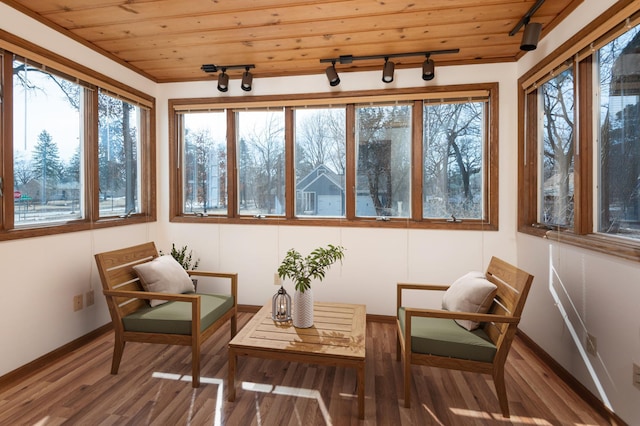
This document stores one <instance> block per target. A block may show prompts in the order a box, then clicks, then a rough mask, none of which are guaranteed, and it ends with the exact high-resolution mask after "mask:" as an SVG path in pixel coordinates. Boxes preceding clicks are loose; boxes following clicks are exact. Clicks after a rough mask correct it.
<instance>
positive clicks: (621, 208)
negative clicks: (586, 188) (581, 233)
mask: <svg viewBox="0 0 640 426" xmlns="http://www.w3.org/2000/svg"><path fill="white" fill-rule="evenodd" d="M639 47H640V27H639V26H636V27H635V28H632V29H631V30H629V31H627V32H626V33H625V34H623V35H621V36H620V37H617V38H616V39H614V40H612V41H611V42H610V43H608V44H607V45H605V46H604V47H602V48H601V49H600V50H598V54H597V59H598V60H597V64H598V71H597V75H598V77H599V78H598V83H599V84H598V86H599V87H598V93H599V94H600V96H599V98H600V102H599V106H600V114H599V115H598V117H597V118H598V128H599V129H600V134H599V136H600V147H599V148H600V149H599V150H598V153H599V156H600V161H599V162H600V175H599V182H600V185H599V191H598V205H599V215H598V216H597V219H598V232H602V233H605V234H609V235H618V236H620V237H629V238H633V239H637V240H639V241H640V62H638V48H639Z"/></svg>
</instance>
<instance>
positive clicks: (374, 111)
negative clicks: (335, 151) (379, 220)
mask: <svg viewBox="0 0 640 426" xmlns="http://www.w3.org/2000/svg"><path fill="white" fill-rule="evenodd" d="M411 111H412V109H411V106H410V105H403V104H395V105H375V106H358V107H357V108H356V146H357V151H358V152H357V167H356V191H357V195H356V215H357V216H362V217H367V216H369V217H371V216H380V217H389V216H393V217H409V216H410V214H411V208H410V206H411Z"/></svg>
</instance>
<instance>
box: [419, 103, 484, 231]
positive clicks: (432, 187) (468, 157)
mask: <svg viewBox="0 0 640 426" xmlns="http://www.w3.org/2000/svg"><path fill="white" fill-rule="evenodd" d="M423 114H424V119H423V121H424V126H423V137H422V139H423V153H424V160H423V169H424V173H423V183H422V197H423V215H424V217H425V218H459V219H482V218H483V217H484V216H483V214H484V211H483V210H484V204H483V201H484V191H485V189H484V185H483V179H484V170H483V168H484V166H485V165H484V160H483V158H484V154H485V152H484V151H485V143H486V140H485V139H486V138H485V135H486V133H485V130H486V125H485V120H486V114H485V104H484V102H473V101H461V102H452V103H425V106H424V108H423Z"/></svg>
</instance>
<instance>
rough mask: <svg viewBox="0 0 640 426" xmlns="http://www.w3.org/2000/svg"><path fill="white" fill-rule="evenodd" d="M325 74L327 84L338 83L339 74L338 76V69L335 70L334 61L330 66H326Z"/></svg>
mask: <svg viewBox="0 0 640 426" xmlns="http://www.w3.org/2000/svg"><path fill="white" fill-rule="evenodd" d="M325 73H326V74H327V79H328V80H329V86H331V87H335V86H337V85H338V84H340V76H338V71H336V63H335V62H332V63H331V66H330V67H327V69H326V70H325Z"/></svg>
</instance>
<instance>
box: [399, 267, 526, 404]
mask: <svg viewBox="0 0 640 426" xmlns="http://www.w3.org/2000/svg"><path fill="white" fill-rule="evenodd" d="M532 281H533V275H530V274H528V273H526V272H524V271H523V270H521V269H518V268H516V267H515V266H513V265H510V264H509V263H507V262H505V261H503V260H500V259H498V258H496V257H493V258H492V259H491V262H490V263H489V266H488V267H487V272H486V274H482V273H478V272H475V273H469V274H467V275H465V276H464V277H461V278H460V279H459V280H457V281H456V282H454V283H453V284H452V285H451V286H449V285H433V284H406V283H398V285H397V306H396V308H397V310H396V312H397V321H396V323H397V359H398V361H400V360H402V361H403V364H404V365H403V369H404V370H403V372H404V374H403V376H404V406H405V407H410V406H411V378H412V375H411V365H412V364H417V365H426V366H431V367H439V368H448V369H454V370H462V371H471V372H477V373H484V374H491V375H492V377H493V381H494V385H495V387H496V394H497V397H498V401H499V403H500V409H501V411H502V414H503V416H504V417H509V402H508V400H507V392H506V386H505V380H504V365H505V362H506V360H507V355H508V354H509V349H510V348H511V342H512V340H513V338H514V336H515V334H516V330H517V327H518V323H519V322H520V316H521V314H522V310H523V308H524V303H525V301H526V299H527V295H528V294H529V288H530V287H531V283H532ZM412 290H437V291H445V293H444V296H443V309H420V308H417V307H408V306H406V305H405V304H404V303H403V302H402V295H403V292H404V291H412Z"/></svg>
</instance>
